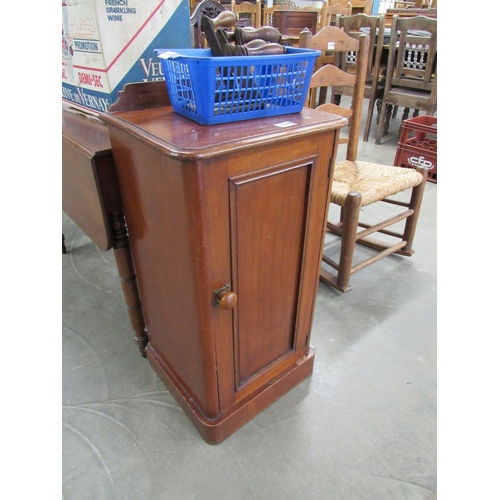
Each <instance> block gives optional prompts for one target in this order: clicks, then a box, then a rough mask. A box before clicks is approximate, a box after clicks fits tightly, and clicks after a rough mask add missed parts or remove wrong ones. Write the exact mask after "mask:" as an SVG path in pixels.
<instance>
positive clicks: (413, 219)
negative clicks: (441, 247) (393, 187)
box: [401, 168, 427, 255]
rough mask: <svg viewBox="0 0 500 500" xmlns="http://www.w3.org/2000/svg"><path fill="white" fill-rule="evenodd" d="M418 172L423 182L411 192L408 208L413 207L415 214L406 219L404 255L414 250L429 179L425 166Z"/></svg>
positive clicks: (402, 251) (402, 250) (410, 253)
mask: <svg viewBox="0 0 500 500" xmlns="http://www.w3.org/2000/svg"><path fill="white" fill-rule="evenodd" d="M417 170H418V172H420V173H421V174H422V177H423V179H422V182H421V183H420V184H419V185H418V186H415V187H414V188H413V189H412V192H411V198H410V204H409V206H408V208H411V209H413V214H412V215H410V217H408V218H407V219H406V223H405V229H404V233H403V239H404V241H406V246H404V247H403V248H402V249H401V253H402V254H403V255H412V254H413V253H414V250H413V249H412V246H413V238H414V237H415V230H416V228H417V221H418V216H419V214H420V207H421V206H422V199H423V197H424V191H425V183H426V179H427V171H426V170H425V169H424V168H418V169H417Z"/></svg>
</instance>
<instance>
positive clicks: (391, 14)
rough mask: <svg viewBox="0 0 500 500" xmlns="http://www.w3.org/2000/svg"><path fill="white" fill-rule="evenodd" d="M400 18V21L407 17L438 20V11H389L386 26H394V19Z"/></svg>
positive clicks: (386, 16)
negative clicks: (423, 17)
mask: <svg viewBox="0 0 500 500" xmlns="http://www.w3.org/2000/svg"><path fill="white" fill-rule="evenodd" d="M394 16H398V17H399V18H400V19H403V18H407V17H416V16H425V17H430V18H432V19H437V9H387V11H386V13H385V26H386V28H390V27H391V26H392V18H393V17H394Z"/></svg>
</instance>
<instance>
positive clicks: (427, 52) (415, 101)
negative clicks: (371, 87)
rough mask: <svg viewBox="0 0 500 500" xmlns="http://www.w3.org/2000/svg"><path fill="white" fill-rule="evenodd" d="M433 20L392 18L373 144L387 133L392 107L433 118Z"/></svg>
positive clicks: (434, 105) (435, 20)
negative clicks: (385, 71)
mask: <svg viewBox="0 0 500 500" xmlns="http://www.w3.org/2000/svg"><path fill="white" fill-rule="evenodd" d="M436 81H437V19H432V18H429V17H424V16H417V17H410V18H399V16H394V17H393V18H392V26H391V39H390V44H389V55H388V60H387V78H386V82H385V89H384V96H383V99H382V106H381V109H380V119H379V124H378V127H377V137H376V143H377V144H380V142H381V139H382V135H383V134H384V132H385V133H387V130H388V126H389V123H390V115H391V114H392V107H393V106H398V107H403V108H405V112H404V113H403V117H402V120H405V119H406V118H408V112H409V110H410V109H414V110H415V116H416V114H417V113H418V111H419V110H423V111H426V113H427V114H430V115H432V114H434V113H435V111H436V109H437V85H436Z"/></svg>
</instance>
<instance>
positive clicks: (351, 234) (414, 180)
mask: <svg viewBox="0 0 500 500" xmlns="http://www.w3.org/2000/svg"><path fill="white" fill-rule="evenodd" d="M299 46H300V47H304V48H312V49H316V50H322V51H323V50H332V47H334V48H333V50H335V51H339V52H343V51H355V52H356V53H357V64H356V73H355V74H349V73H347V72H345V71H343V70H342V69H340V68H339V67H337V66H334V65H331V64H327V65H324V66H322V67H321V68H320V69H318V70H317V71H316V72H315V73H314V74H313V75H312V77H311V83H310V87H309V92H310V94H309V98H310V100H309V102H308V107H311V108H316V109H318V110H321V111H327V112H332V113H336V114H338V115H341V116H344V117H346V118H348V119H349V125H348V136H347V137H344V138H341V140H340V141H339V144H342V143H345V144H346V145H347V153H346V160H345V161H341V162H338V163H336V164H335V165H334V168H333V180H332V188H331V198H330V203H333V204H335V205H338V206H339V207H340V219H339V221H338V222H335V223H334V222H331V221H328V223H327V231H330V232H332V233H334V234H336V235H338V236H340V237H341V244H340V257H339V259H338V261H334V260H333V259H332V258H330V257H328V256H327V255H325V253H323V259H322V260H323V263H324V264H325V265H326V266H329V267H330V268H332V270H333V272H331V271H329V270H327V269H325V268H324V267H323V266H322V268H321V271H320V280H321V281H322V282H324V283H326V284H328V285H331V286H332V287H334V288H335V289H337V290H339V291H341V292H348V291H349V290H351V289H352V285H351V283H350V278H351V275H352V274H354V273H356V272H358V271H360V270H362V269H364V268H365V267H367V266H368V265H371V264H373V263H375V262H376V261H378V260H380V259H382V258H384V257H386V256H388V255H391V254H393V253H396V254H399V255H405V256H410V255H412V254H413V252H414V250H413V248H412V245H413V239H414V235H415V229H416V226H417V220H418V215H419V212H420V207H421V204H422V197H423V193H424V189H425V181H424V178H425V177H424V176H423V175H422V174H423V169H420V171H417V170H415V169H413V168H402V167H395V166H392V165H381V164H378V163H374V162H369V161H359V160H357V150H358V142H359V134H360V127H361V116H362V105H363V95H364V86H365V74H366V65H367V59H368V37H367V36H366V35H361V36H360V37H359V39H354V38H351V37H349V36H348V35H347V34H346V33H344V32H343V31H342V30H341V29H339V28H335V27H326V28H323V29H322V30H321V31H320V32H319V33H318V34H316V35H315V36H312V33H311V32H310V31H308V30H304V31H303V32H302V33H301V35H300V40H299ZM338 85H352V86H353V91H352V99H351V106H350V108H349V109H346V108H345V107H342V106H339V105H336V104H332V103H324V104H320V105H318V102H317V101H318V98H317V96H318V95H319V92H318V88H324V87H332V86H333V87H335V86H338ZM330 91H331V90H330ZM346 101H347V100H346ZM407 190H408V191H409V193H408V194H410V199H409V201H406V200H404V201H401V200H400V199H399V198H400V197H398V200H395V199H393V198H390V199H389V197H392V196H393V195H396V194H398V193H400V192H403V191H407ZM410 191H411V193H410ZM377 202H385V203H391V204H393V205H395V206H397V207H401V208H398V209H397V212H398V213H396V214H391V216H390V217H388V218H387V219H385V220H382V221H380V222H377V223H376V224H373V225H369V224H365V223H363V222H360V220H359V216H360V211H361V208H362V207H367V206H368V205H372V204H374V203H377ZM400 221H405V223H404V230H403V232H396V231H391V230H389V229H386V228H388V227H389V226H392V225H394V224H396V223H397V222H400ZM360 228H362V229H361V230H359V229H360ZM376 232H380V233H383V234H384V235H386V238H385V239H386V240H387V239H390V240H392V239H395V240H396V241H395V242H392V241H391V242H387V241H380V240H374V239H371V238H368V236H370V235H371V234H373V233H376ZM357 244H361V245H364V246H367V247H369V248H371V249H373V250H374V251H375V254H374V255H372V256H371V257H369V258H367V259H365V260H363V261H361V262H358V263H356V264H354V256H355V247H356V245H357ZM334 273H336V274H334Z"/></svg>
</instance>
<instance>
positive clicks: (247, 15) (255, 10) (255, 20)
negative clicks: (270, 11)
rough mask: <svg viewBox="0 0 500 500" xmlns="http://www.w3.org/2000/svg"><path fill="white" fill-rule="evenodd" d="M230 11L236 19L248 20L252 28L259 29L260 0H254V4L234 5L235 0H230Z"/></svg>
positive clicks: (242, 3)
mask: <svg viewBox="0 0 500 500" xmlns="http://www.w3.org/2000/svg"><path fill="white" fill-rule="evenodd" d="M231 11H232V12H234V13H235V14H236V17H237V18H238V19H248V20H249V24H250V26H252V27H253V28H260V27H261V1H260V0H256V2H255V3H254V4H252V3H250V2H241V3H236V0H231Z"/></svg>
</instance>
